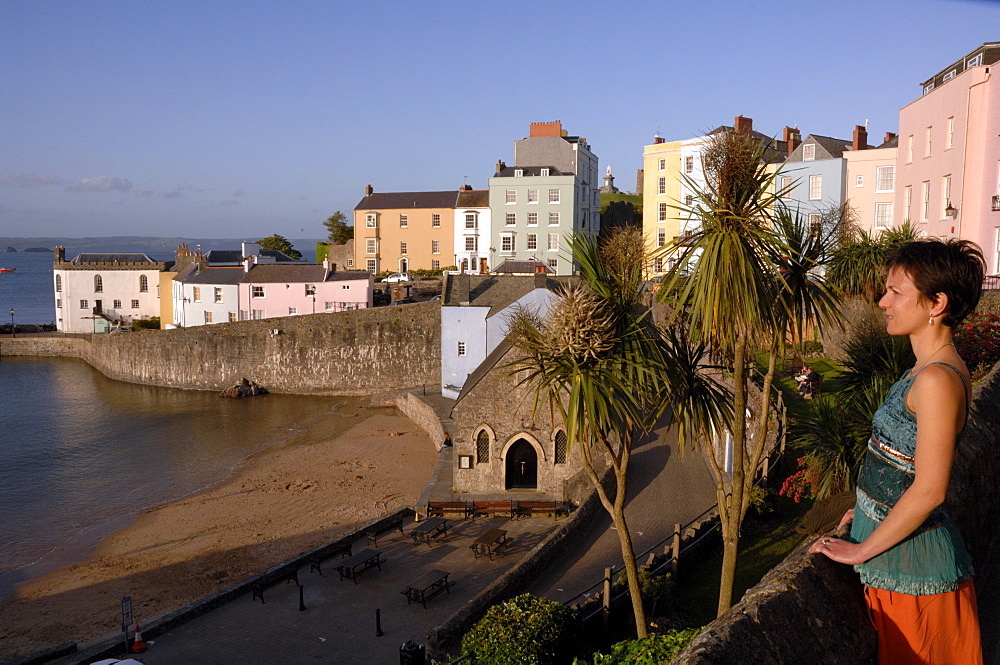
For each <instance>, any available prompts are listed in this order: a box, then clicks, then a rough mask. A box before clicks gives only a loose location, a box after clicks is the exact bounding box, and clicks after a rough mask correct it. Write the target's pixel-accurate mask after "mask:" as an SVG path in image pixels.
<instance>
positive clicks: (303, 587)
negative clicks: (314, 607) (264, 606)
mask: <svg viewBox="0 0 1000 665" xmlns="http://www.w3.org/2000/svg"><path fill="white" fill-rule="evenodd" d="M304 589H305V586H304V585H299V612H305V611H306V604H305V603H304V602H303V601H302V592H303V590H304ZM261 600H262V601H263V598H262V599H261Z"/></svg>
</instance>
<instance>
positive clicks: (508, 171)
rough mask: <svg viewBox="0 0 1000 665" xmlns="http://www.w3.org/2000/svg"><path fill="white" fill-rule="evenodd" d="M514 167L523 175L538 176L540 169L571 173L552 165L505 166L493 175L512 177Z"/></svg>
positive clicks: (557, 173)
mask: <svg viewBox="0 0 1000 665" xmlns="http://www.w3.org/2000/svg"><path fill="white" fill-rule="evenodd" d="M515 169H518V170H520V171H522V175H523V176H524V177H529V176H540V175H542V169H548V170H549V175H573V174H572V173H563V172H562V171H560V170H559V169H557V168H556V167H554V166H505V167H504V168H502V169H500V172H499V173H497V174H496V176H494V177H497V178H513V177H514V170H515Z"/></svg>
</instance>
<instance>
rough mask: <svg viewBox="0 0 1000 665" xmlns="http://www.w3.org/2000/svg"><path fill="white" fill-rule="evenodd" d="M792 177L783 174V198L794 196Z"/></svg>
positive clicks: (787, 198)
mask: <svg viewBox="0 0 1000 665" xmlns="http://www.w3.org/2000/svg"><path fill="white" fill-rule="evenodd" d="M792 189H793V187H792V178H791V177H789V176H783V177H782V178H781V198H783V199H785V200H786V201H787V200H789V199H791V198H792Z"/></svg>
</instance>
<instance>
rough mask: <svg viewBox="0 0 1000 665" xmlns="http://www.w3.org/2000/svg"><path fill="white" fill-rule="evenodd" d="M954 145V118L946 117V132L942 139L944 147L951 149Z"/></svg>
mask: <svg viewBox="0 0 1000 665" xmlns="http://www.w3.org/2000/svg"><path fill="white" fill-rule="evenodd" d="M954 147H955V118H954V116H953V117H951V118H948V134H947V135H946V137H945V140H944V149H945V150H951V149H952V148H954Z"/></svg>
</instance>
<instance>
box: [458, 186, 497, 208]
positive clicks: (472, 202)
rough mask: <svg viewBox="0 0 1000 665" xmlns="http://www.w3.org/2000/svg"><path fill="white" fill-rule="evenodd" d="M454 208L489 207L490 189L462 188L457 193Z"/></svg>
mask: <svg viewBox="0 0 1000 665" xmlns="http://www.w3.org/2000/svg"><path fill="white" fill-rule="evenodd" d="M455 207H456V208H489V207H490V190H488V189H473V190H464V191H460V192H459V193H458V202H457V203H455Z"/></svg>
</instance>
